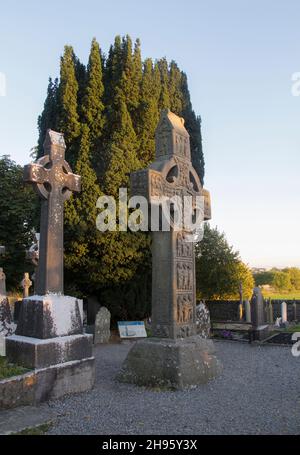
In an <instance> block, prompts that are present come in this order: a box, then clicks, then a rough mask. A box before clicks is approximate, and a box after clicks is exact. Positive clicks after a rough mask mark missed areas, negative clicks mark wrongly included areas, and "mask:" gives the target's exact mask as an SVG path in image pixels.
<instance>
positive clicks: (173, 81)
mask: <svg viewBox="0 0 300 455" xmlns="http://www.w3.org/2000/svg"><path fill="white" fill-rule="evenodd" d="M181 84H182V72H181V71H180V69H179V68H178V66H177V63H176V62H174V60H172V61H171V64H170V77H169V97H170V109H171V111H172V112H174V113H175V114H177V115H182V108H183V105H182V89H181Z"/></svg>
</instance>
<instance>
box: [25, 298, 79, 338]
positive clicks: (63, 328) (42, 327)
mask: <svg viewBox="0 0 300 455" xmlns="http://www.w3.org/2000/svg"><path fill="white" fill-rule="evenodd" d="M20 307H21V308H20V314H19V319H18V325H17V330H16V334H17V335H23V336H26V337H33V338H41V339H47V338H55V337H59V336H68V335H76V334H81V333H83V327H82V320H83V309H82V300H79V299H76V298H75V297H70V296H67V295H60V294H47V295H43V296H39V295H33V296H31V297H28V298H25V299H23V300H22V303H21V305H20Z"/></svg>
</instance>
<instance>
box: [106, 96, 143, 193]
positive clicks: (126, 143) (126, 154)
mask: <svg viewBox="0 0 300 455" xmlns="http://www.w3.org/2000/svg"><path fill="white" fill-rule="evenodd" d="M112 107H113V108H112V110H111V116H110V129H111V131H112V132H111V137H110V140H109V142H108V144H107V150H106V157H107V167H106V172H105V179H104V190H105V192H106V194H109V195H112V196H115V197H117V196H118V190H119V188H120V187H125V186H126V187H128V185H129V173H130V172H132V171H134V170H137V169H139V167H140V162H139V160H138V158H137V146H138V142H137V137H136V134H135V131H134V129H133V126H132V121H131V117H130V114H129V112H128V110H127V106H126V102H125V97H124V93H123V92H121V90H120V89H118V90H117V91H116V95H115V99H114V103H113V106H112Z"/></svg>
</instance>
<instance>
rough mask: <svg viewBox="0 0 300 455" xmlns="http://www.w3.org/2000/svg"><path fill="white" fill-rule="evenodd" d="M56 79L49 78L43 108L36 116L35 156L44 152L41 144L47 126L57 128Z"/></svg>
mask: <svg viewBox="0 0 300 455" xmlns="http://www.w3.org/2000/svg"><path fill="white" fill-rule="evenodd" d="M57 103H58V79H57V78H56V79H54V81H52V79H51V77H50V78H49V83H48V88H47V96H46V100H45V103H44V109H43V112H42V113H41V115H40V116H39V118H38V131H39V138H38V145H37V158H40V157H41V156H42V155H43V154H44V149H43V144H44V140H45V136H46V132H47V129H48V128H51V129H52V130H56V129H57V113H58V106H57Z"/></svg>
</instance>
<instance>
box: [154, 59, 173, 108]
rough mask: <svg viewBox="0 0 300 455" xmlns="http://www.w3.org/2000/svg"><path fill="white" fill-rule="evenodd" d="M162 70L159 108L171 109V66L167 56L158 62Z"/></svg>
mask: <svg viewBox="0 0 300 455" xmlns="http://www.w3.org/2000/svg"><path fill="white" fill-rule="evenodd" d="M157 65H158V68H159V71H160V97H159V103H158V108H159V110H160V111H161V110H162V109H170V105H171V104H170V92H169V68H168V62H167V60H166V58H162V59H160V60H158V62H157Z"/></svg>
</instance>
